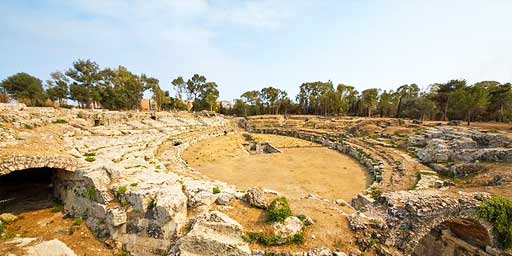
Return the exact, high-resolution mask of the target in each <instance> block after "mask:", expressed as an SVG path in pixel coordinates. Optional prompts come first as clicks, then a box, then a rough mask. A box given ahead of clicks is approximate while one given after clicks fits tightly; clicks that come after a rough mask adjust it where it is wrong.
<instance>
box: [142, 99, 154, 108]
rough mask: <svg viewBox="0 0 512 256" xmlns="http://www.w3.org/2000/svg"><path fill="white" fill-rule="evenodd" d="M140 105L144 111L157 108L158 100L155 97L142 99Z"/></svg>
mask: <svg viewBox="0 0 512 256" xmlns="http://www.w3.org/2000/svg"><path fill="white" fill-rule="evenodd" d="M139 105H140V110H142V111H151V110H157V105H156V101H155V100H153V99H141V100H140V104H139Z"/></svg>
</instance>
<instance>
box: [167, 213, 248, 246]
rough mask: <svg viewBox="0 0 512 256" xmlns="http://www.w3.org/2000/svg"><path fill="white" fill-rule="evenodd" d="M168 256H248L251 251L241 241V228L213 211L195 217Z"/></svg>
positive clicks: (226, 217)
mask: <svg viewBox="0 0 512 256" xmlns="http://www.w3.org/2000/svg"><path fill="white" fill-rule="evenodd" d="M170 255H171V256H174V255H180V256H188V255H190V256H196V255H219V256H220V255H227V256H235V255H236V256H238V255H241V256H248V255H251V250H250V249H249V245H248V244H247V243H246V242H245V241H244V240H243V239H242V226H241V225H240V224H239V223H238V222H236V221H234V220H233V219H231V218H229V217H228V216H227V215H225V214H223V213H221V212H217V211H214V212H211V213H207V214H203V215H201V216H199V217H197V219H196V220H195V222H194V224H193V225H192V228H191V230H190V232H188V233H187V234H186V235H185V236H183V237H182V238H180V239H179V240H178V241H177V242H176V245H175V246H174V247H173V248H172V250H171V253H170Z"/></svg>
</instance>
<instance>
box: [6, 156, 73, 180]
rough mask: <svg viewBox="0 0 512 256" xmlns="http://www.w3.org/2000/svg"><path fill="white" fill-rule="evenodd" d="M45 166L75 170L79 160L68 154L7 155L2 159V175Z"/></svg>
mask: <svg viewBox="0 0 512 256" xmlns="http://www.w3.org/2000/svg"><path fill="white" fill-rule="evenodd" d="M43 167H48V168H56V169H62V170H66V171H70V172H74V171H75V170H76V169H77V168H78V161H77V160H76V159H74V158H72V157H67V156H42V155H31V156H25V155H13V156H10V157H9V156H7V157H4V159H1V160H0V176H1V175H6V174H8V173H10V172H13V171H19V170H25V169H33V168H43Z"/></svg>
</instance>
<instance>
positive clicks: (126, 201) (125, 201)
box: [121, 199, 130, 207]
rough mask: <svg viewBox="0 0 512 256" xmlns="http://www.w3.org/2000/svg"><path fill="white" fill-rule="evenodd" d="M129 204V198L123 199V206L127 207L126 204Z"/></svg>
mask: <svg viewBox="0 0 512 256" xmlns="http://www.w3.org/2000/svg"><path fill="white" fill-rule="evenodd" d="M129 204H130V203H129V202H128V200H126V199H123V200H121V206H122V207H125V206H127V205H129Z"/></svg>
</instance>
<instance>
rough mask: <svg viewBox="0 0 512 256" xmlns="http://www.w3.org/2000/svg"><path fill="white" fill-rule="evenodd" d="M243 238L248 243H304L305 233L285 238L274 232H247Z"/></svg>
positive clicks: (272, 244) (269, 244) (266, 244)
mask: <svg viewBox="0 0 512 256" xmlns="http://www.w3.org/2000/svg"><path fill="white" fill-rule="evenodd" d="M242 238H243V239H244V240H245V241H246V242H248V243H258V244H262V245H265V246H274V245H287V244H303V243H304V234H303V233H302V232H299V233H297V234H295V235H293V236H292V237H289V238H284V237H281V236H278V235H274V234H266V233H263V232H247V233H245V234H244V235H243V237H242Z"/></svg>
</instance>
